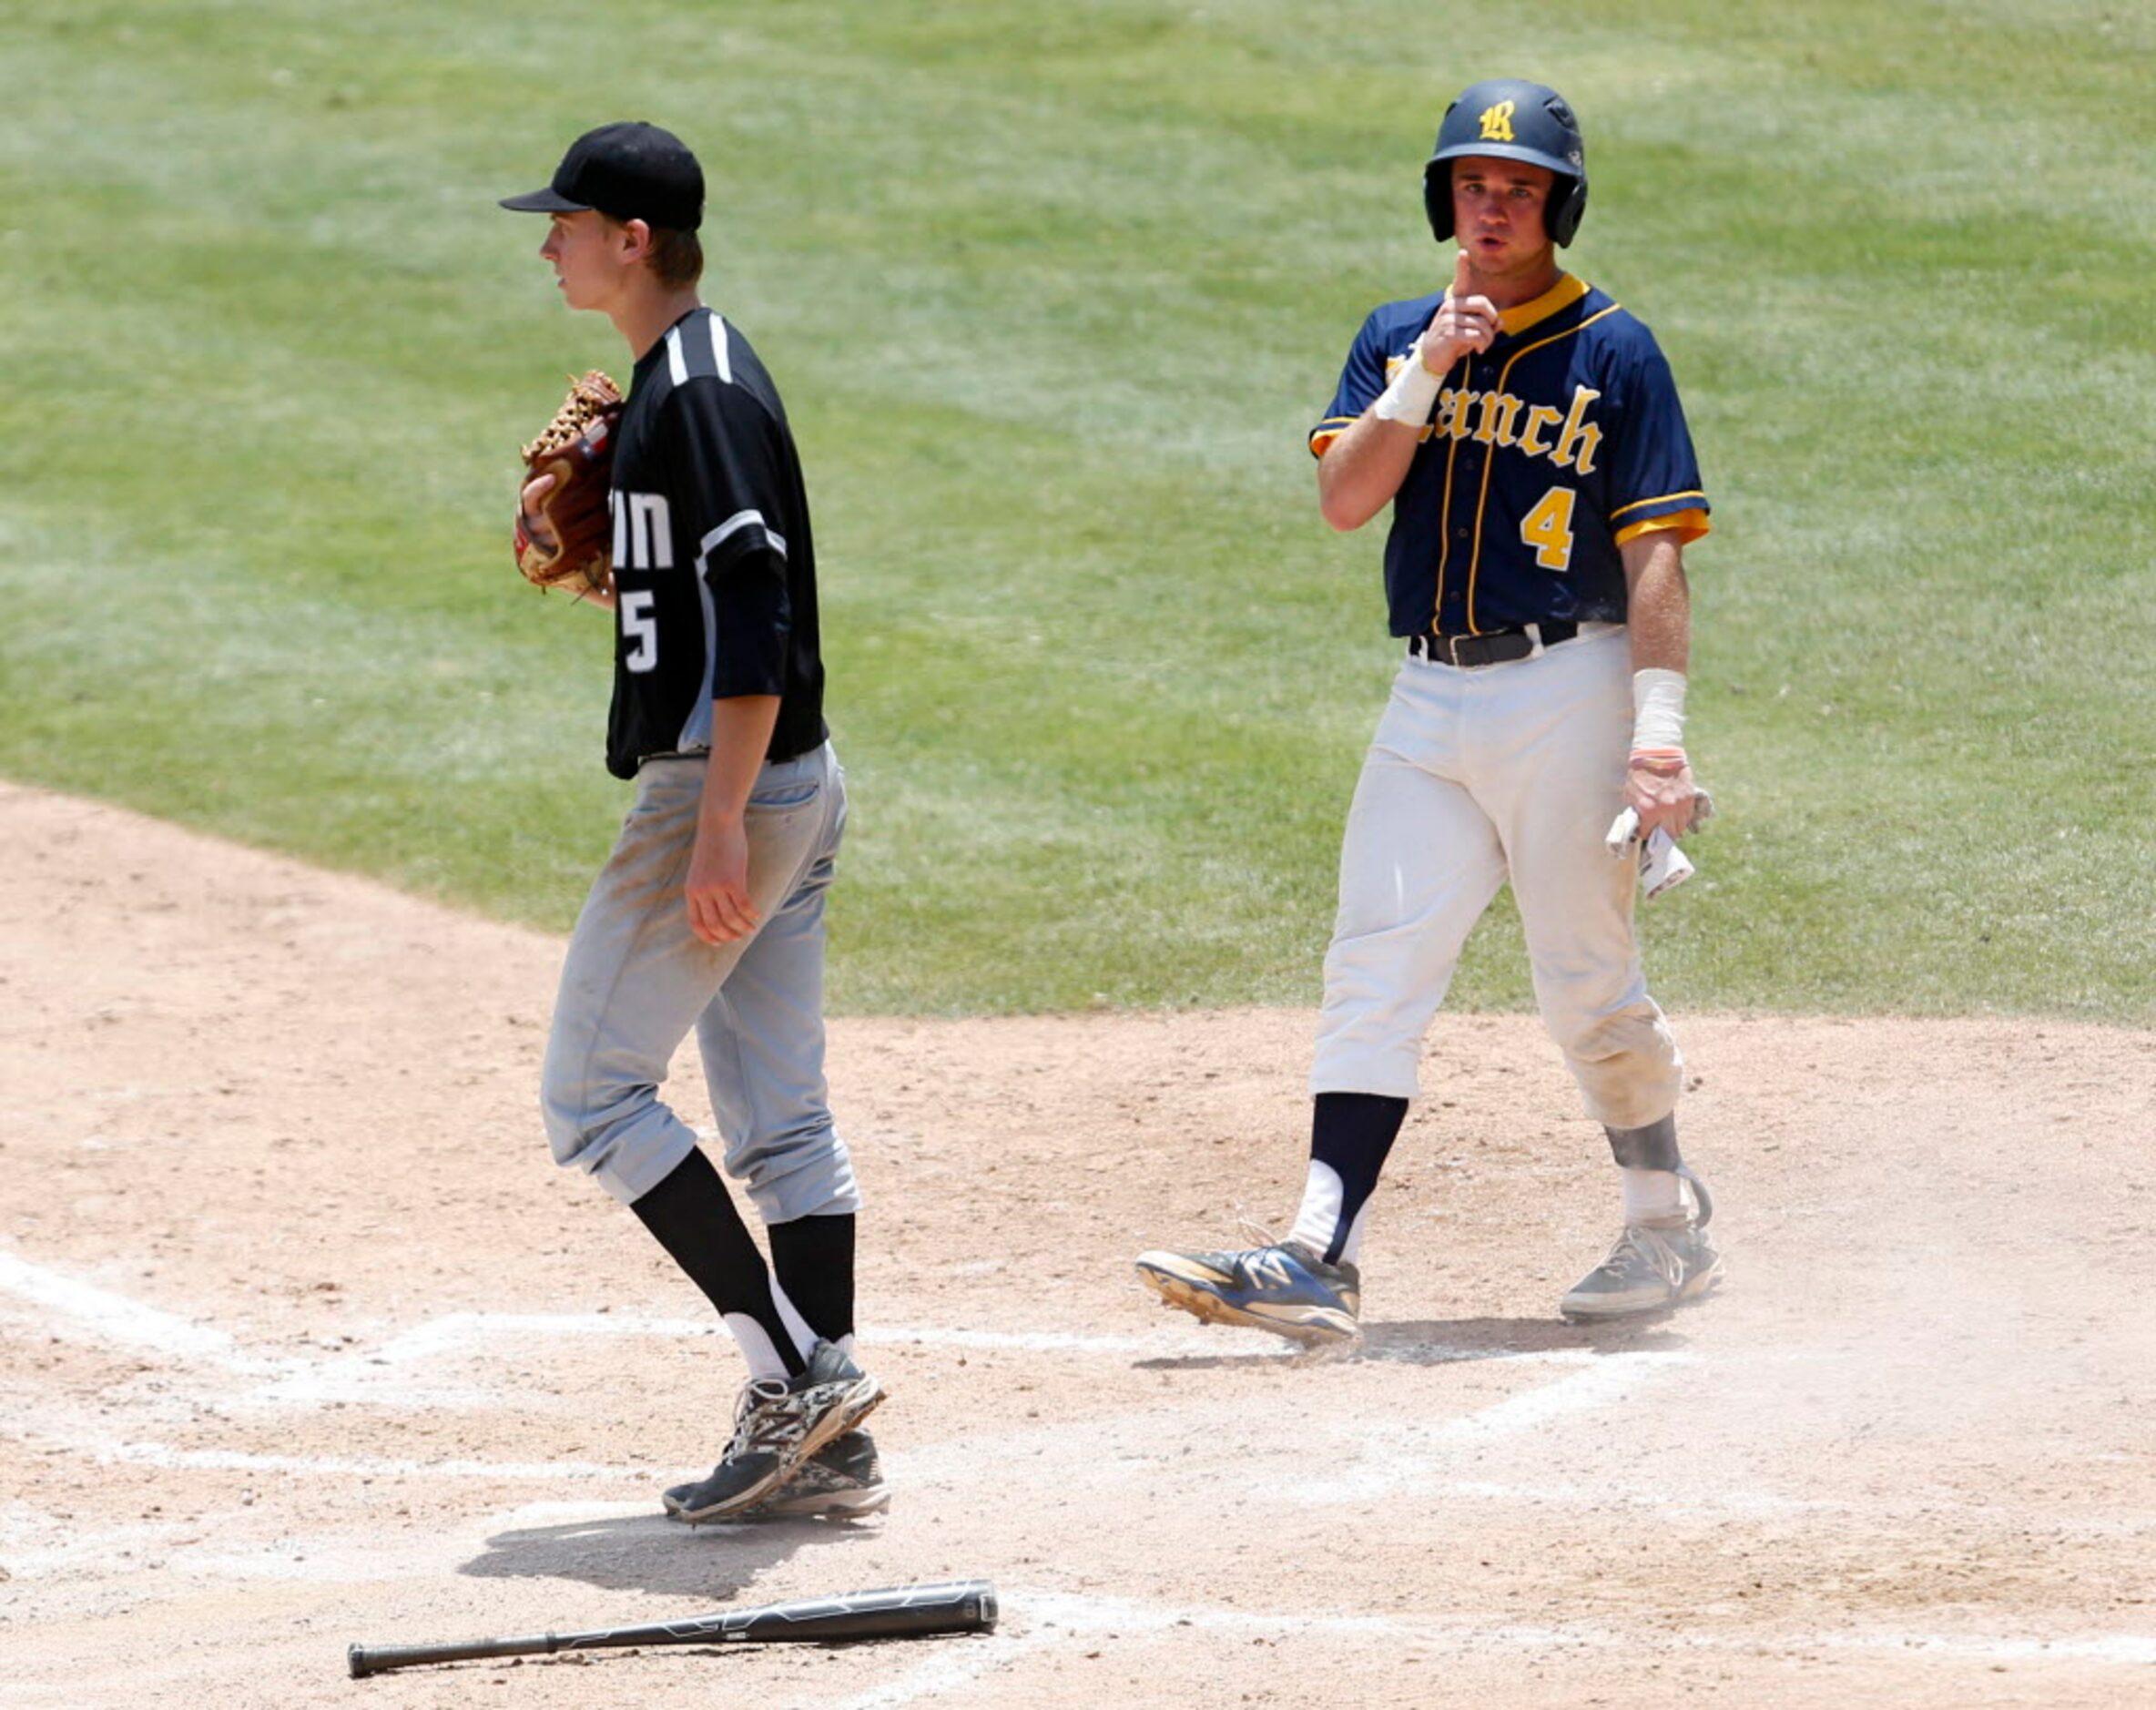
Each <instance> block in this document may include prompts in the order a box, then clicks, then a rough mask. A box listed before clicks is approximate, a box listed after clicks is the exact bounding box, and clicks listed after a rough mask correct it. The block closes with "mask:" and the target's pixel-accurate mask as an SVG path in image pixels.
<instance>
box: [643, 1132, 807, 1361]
mask: <svg viewBox="0 0 2156 1710" xmlns="http://www.w3.org/2000/svg"><path fill="white" fill-rule="evenodd" d="M629 1209H630V1210H631V1211H633V1212H635V1213H636V1216H638V1217H639V1218H640V1219H642V1221H643V1224H644V1227H646V1228H647V1229H649V1230H650V1231H651V1233H652V1235H653V1237H655V1238H656V1240H657V1241H658V1244H659V1245H660V1246H661V1247H665V1248H666V1251H667V1252H668V1253H669V1254H671V1255H672V1256H673V1259H674V1262H675V1263H676V1265H678V1266H680V1267H681V1268H682V1269H683V1270H684V1271H686V1273H687V1274H688V1278H689V1280H690V1281H691V1282H693V1283H695V1284H696V1285H697V1288H701V1289H702V1290H703V1291H704V1294H705V1296H706V1298H708V1299H709V1300H710V1302H711V1304H712V1305H713V1306H715V1307H717V1308H718V1310H719V1313H720V1315H721V1316H722V1317H731V1316H732V1315H734V1314H737V1313H738V1314H740V1315H741V1316H743V1317H745V1318H750V1319H753V1320H754V1321H755V1323H756V1325H757V1326H758V1328H760V1329H761V1330H762V1331H763V1333H764V1334H765V1335H766V1336H767V1337H768V1338H770V1342H771V1347H772V1349H773V1351H774V1352H776V1353H777V1354H778V1359H779V1361H780V1363H781V1364H783V1365H784V1366H785V1367H786V1369H787V1373H788V1376H789V1377H797V1378H798V1377H799V1376H800V1375H801V1373H802V1372H803V1371H804V1370H806V1369H807V1368H808V1363H809V1362H808V1361H807V1360H805V1359H802V1358H801V1350H800V1349H799V1348H798V1347H797V1346H796V1345H795V1342H794V1338H793V1333H792V1332H791V1331H790V1330H788V1328H786V1320H785V1319H784V1318H782V1317H781V1316H780V1315H779V1311H778V1302H777V1301H776V1300H774V1299H773V1298H772V1297H771V1273H770V1271H769V1270H768V1268H767V1267H766V1266H765V1264H764V1256H763V1255H762V1254H761V1253H759V1252H758V1251H757V1247H756V1242H755V1241H754V1240H753V1239H752V1238H751V1237H750V1236H749V1233H748V1226H747V1224H746V1223H744V1222H743V1221H742V1220H741V1213H740V1212H739V1211H738V1210H737V1209H736V1207H735V1205H734V1196H732V1195H731V1194H729V1193H727V1185H726V1184H725V1183H724V1182H723V1181H721V1180H720V1179H719V1176H718V1172H717V1170H716V1169H715V1168H713V1167H712V1164H711V1160H710V1159H709V1158H707V1157H706V1156H705V1155H704V1154H703V1151H702V1149H701V1148H700V1147H699V1148H695V1149H692V1150H691V1151H690V1153H689V1155H688V1156H686V1157H685V1158H684V1159H682V1160H681V1162H680V1163H679V1164H678V1165H676V1166H675V1167H674V1171H673V1173H672V1174H671V1175H670V1176H667V1177H666V1180H665V1181H663V1182H661V1183H660V1184H659V1185H658V1186H656V1187H655V1188H653V1189H652V1190H651V1191H650V1192H649V1193H647V1194H646V1195H645V1196H643V1197H642V1198H640V1199H637V1200H636V1201H634V1202H633V1203H632V1204H631V1205H630V1206H629ZM728 1328H732V1327H731V1326H729V1327H728ZM738 1334H739V1332H738V1331H737V1335H738ZM750 1364H751V1369H754V1365H755V1361H754V1360H753V1359H752V1360H751V1362H750Z"/></svg>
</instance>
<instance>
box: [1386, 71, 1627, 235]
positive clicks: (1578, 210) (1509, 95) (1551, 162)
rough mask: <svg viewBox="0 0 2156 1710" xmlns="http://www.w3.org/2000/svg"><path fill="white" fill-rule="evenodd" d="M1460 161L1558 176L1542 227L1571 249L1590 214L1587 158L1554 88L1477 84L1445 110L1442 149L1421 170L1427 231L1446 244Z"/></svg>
mask: <svg viewBox="0 0 2156 1710" xmlns="http://www.w3.org/2000/svg"><path fill="white" fill-rule="evenodd" d="M1461 155H1494V156H1495V157H1497V158H1499V159H1500V160H1524V161H1526V162H1527V163H1528V164H1529V165H1530V166H1537V167H1547V168H1549V169H1550V170H1551V172H1554V173H1555V174H1556V175H1557V182H1556V183H1555V184H1552V185H1551V187H1550V200H1549V202H1548V204H1547V205H1546V206H1545V207H1544V209H1543V211H1542V223H1543V224H1544V226H1546V227H1547V228H1548V229H1549V232H1550V235H1551V238H1553V239H1556V240H1557V241H1558V242H1559V243H1570V242H1571V240H1572V234H1573V233H1574V232H1576V231H1578V230H1579V229H1580V216H1581V214H1583V213H1585V212H1586V211H1587V154H1586V148H1585V145H1584V144H1582V142H1581V138H1580V121H1579V120H1578V119H1576V118H1574V117H1572V109H1571V107H1569V106H1567V105H1566V103H1565V98H1564V97H1562V96H1561V95H1560V94H1558V92H1557V91H1556V90H1555V89H1548V88H1544V87H1542V86H1541V84H1539V83H1522V82H1520V79H1518V78H1517V77H1493V78H1491V79H1490V81H1489V82H1487V83H1478V84H1474V85H1471V86H1470V87H1468V88H1467V89H1465V90H1463V91H1461V93H1460V97H1459V100H1457V101H1455V102H1453V104H1452V105H1451V106H1450V107H1447V108H1446V109H1445V117H1444V121H1443V122H1442V123H1441V124H1439V127H1438V141H1437V147H1436V148H1433V149H1432V150H1431V151H1430V157H1429V165H1428V166H1426V167H1424V168H1422V205H1423V207H1424V208H1425V209H1428V210H1429V229H1430V230H1431V231H1432V232H1434V233H1435V234H1436V236H1437V239H1438V241H1439V243H1443V242H1444V241H1445V240H1446V239H1448V238H1449V237H1451V235H1452V169H1451V168H1449V166H1447V165H1446V164H1445V163H1446V162H1447V161H1449V160H1453V159H1457V158H1459V156H1461Z"/></svg>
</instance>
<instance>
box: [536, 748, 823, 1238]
mask: <svg viewBox="0 0 2156 1710" xmlns="http://www.w3.org/2000/svg"><path fill="white" fill-rule="evenodd" d="M703 789H704V762H703V761H702V760H700V759H657V760H647V761H646V762H645V764H644V767H643V768H642V769H641V770H640V771H639V772H638V773H637V774H636V802H635V804H634V805H633V806H632V807H631V808H630V809H629V815H628V818H627V819H625V820H624V821H623V822H622V830H621V838H620V840H619V841H618V842H617V843H616V844H615V849H614V853H613V855H612V856H611V857H609V858H608V860H607V862H606V865H605V867H604V868H603V869H601V870H600V872H599V876H598V878H597V879H596V880H594V881H593V883H592V890H591V895H590V896H589V897H588V898H587V899H586V900H585V905H584V911H583V913H582V914H580V915H579V916H578V917H577V921H576V930H575V933H574V934H573V935H572V936H571V938H570V940H569V952H568V956H567V958H566V959H565V960H564V962H563V965H562V983H561V991H560V993H559V995H558V996H557V998H556V999H555V1003H554V1031H553V1033H552V1035H551V1036H550V1037H549V1039H548V1041H547V1047H546V1067H545V1070H544V1079H543V1084H542V1087H541V1094H540V1105H541V1109H542V1112H543V1114H544V1118H545V1122H546V1132H547V1135H548V1138H549V1139H550V1140H551V1141H552V1142H553V1145H554V1158H555V1161H556V1162H558V1163H560V1164H563V1165H568V1166H570V1167H573V1168H576V1169H581V1170H585V1171H588V1172H589V1173H590V1174H592V1175H594V1176H597V1177H598V1178H599V1181H600V1183H601V1184H602V1185H603V1186H605V1188H606V1190H607V1192H609V1193H610V1194H612V1195H613V1196H615V1198H616V1199H620V1200H624V1201H629V1200H635V1199H638V1198H641V1197H642V1196H644V1195H645V1194H646V1193H647V1192H649V1191H650V1190H651V1189H652V1188H653V1187H656V1186H657V1185H658V1184H659V1183H660V1182H661V1181H663V1180H664V1179H665V1178H666V1176H668V1175H670V1174H671V1173H672V1172H673V1170H674V1167H675V1166H676V1165H678V1164H679V1163H680V1162H681V1161H682V1159H683V1158H685V1157H686V1156H687V1155H688V1152H689V1148H690V1147H691V1146H693V1145H696V1143H697V1136H696V1133H695V1131H694V1130H693V1129H691V1128H690V1127H689V1125H687V1124H686V1123H685V1122H683V1121H682V1120H681V1118H680V1117H679V1116H677V1115H675V1114H674V1112H673V1110H672V1109H671V1108H669V1107H668V1106H667V1105H666V1104H665V1103H664V1102H663V1101H662V1100H661V1099H660V1098H659V1095H658V1089H659V1087H660V1085H661V1084H663V1083H664V1082H665V1080H666V1069H667V1065H668V1064H670V1063H671V1062H672V1060H673V1056H674V1053H675V1051H676V1048H677V1047H678V1046H679V1045H680V1043H681V1042H682V1040H683V1039H685V1038H686V1036H687V1034H688V1032H689V1030H690V1029H691V1028H692V1027H693V1028H695V1029H696V1033H697V1045H698V1046H699V1048H700V1049H701V1051H702V1053H703V1058H704V1075H705V1079H706V1082H707V1084H708V1086H709V1088H710V1093H711V1107H712V1111H713V1113H714V1114H715V1115H717V1118H718V1126H719V1133H720V1135H721V1136H722V1138H723V1139H724V1141H725V1143H726V1158H725V1164H726V1170H727V1174H728V1175H729V1176H733V1177H735V1178H736V1179H737V1180H739V1181H744V1182H746V1183H747V1187H748V1194H749V1197H750V1198H751V1199H753V1200H754V1201H755V1202H756V1205H757V1208H758V1211H760V1212H761V1213H762V1214H763V1218H764V1221H765V1222H766V1223H790V1222H792V1221H793V1220H794V1219H795V1218H797V1217H809V1216H825V1215H830V1214H837V1213H844V1212H850V1211H857V1210H859V1207H860V1196H859V1192H858V1191H857V1190H856V1188H855V1186H854V1179H853V1165H852V1162H851V1160H850V1159H849V1157H848V1155H847V1152H846V1146H845V1144H844V1142H842V1141H841V1140H840V1139H839V1135H838V1134H837V1133H836V1132H835V1131H834V1129H833V1127H832V1124H831V1113H830V1107H829V1101H828V1095H827V1092H826V1088H825V1083H824V1072H823V1057H824V1026H823V952H824V918H823V915H824V893H825V891H827V890H828V889H829V885H830V882H831V877H832V873H833V870H834V868H835V866H836V863H837V860H838V853H839V840H840V838H841V836H842V835H843V833H844V831H845V828H846V781H845V774H844V773H843V772H841V771H840V770H839V763H838V761H837V759H836V758H835V757H834V756H833V754H832V752H831V748H830V745H829V743H826V744H825V745H824V746H823V747H821V748H816V749H814V750H812V751H810V752H809V753H807V754H802V755H798V756H796V757H795V758H792V759H788V760H780V761H777V762H775V763H773V764H771V765H768V766H766V767H765V768H763V770H762V772H761V773H759V774H758V778H757V781H756V787H755V789H753V790H752V791H751V792H750V794H749V799H748V811H747V816H746V823H747V833H748V890H749V896H750V900H751V901H753V902H754V903H755V905H756V907H757V910H758V913H759V914H760V915H761V917H762V922H763V923H762V924H761V925H760V926H759V927H758V929H757V931H756V932H755V933H754V934H753V935H752V936H751V937H748V938H747V939H737V940H735V941H734V942H731V943H728V944H722V945H718V946H717V947H714V946H712V945H709V944H706V943H705V942H703V941H702V940H700V939H698V938H697V936H696V934H695V933H694V932H692V931H690V930H689V925H688V914H687V911H686V908H685V907H684V906H683V902H682V886H683V884H684V882H685V881H686V879H687V876H688V863H689V856H690V853H691V852H692V850H694V848H695V846H696V834H697V807H698V804H699V803H700V801H701V800H702V798H703Z"/></svg>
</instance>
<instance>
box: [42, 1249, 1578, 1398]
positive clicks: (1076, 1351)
mask: <svg viewBox="0 0 2156 1710" xmlns="http://www.w3.org/2000/svg"><path fill="white" fill-rule="evenodd" d="M0 1295H10V1296H13V1297H15V1298H16V1299H18V1300H21V1301H23V1302H25V1303H26V1304H28V1305H30V1306H32V1307H35V1308H38V1309H39V1311H40V1313H41V1314H42V1315H44V1316H42V1317H41V1318H40V1319H39V1323H40V1326H41V1328H49V1329H59V1328H66V1329H67V1330H70V1331H72V1333H73V1334H74V1336H75V1338H77V1339H85V1340H87V1341H90V1342H92V1343H94V1344H101V1345H104V1346H107V1347H110V1348H116V1349H126V1350H127V1351H130V1352H132V1353H135V1354H137V1355H147V1354H154V1355H159V1356H162V1357H163V1358H164V1359H167V1360H168V1361H173V1362H177V1363H180V1364H192V1365H207V1366H209V1367H212V1368H215V1369H219V1370H223V1371H229V1372H231V1373H234V1374H236V1375H239V1376H247V1377H267V1378H268V1379H269V1381H268V1382H266V1383H263V1384H261V1385H260V1386H259V1388H257V1389H253V1390H251V1391H249V1392H248V1393H246V1394H244V1395H242V1396H239V1397H238V1398H235V1400H236V1402H238V1403H240V1404H247V1405H257V1406H280V1405H284V1406H294V1405H296V1406H303V1407H312V1406H319V1405H320V1404H322V1403H324V1402H328V1401H345V1402H352V1403H359V1404H361V1405H374V1406H382V1407H407V1408H425V1409H434V1408H453V1409H461V1410H481V1409H483V1408H487V1407H490V1406H502V1407H507V1406H516V1407H521V1408H526V1409H528V1408H529V1407H531V1406H532V1405H533V1400H534V1398H533V1397H532V1396H531V1395H530V1394H529V1393H528V1392H520V1391H516V1390H514V1389H512V1388H510V1387H509V1386H498V1387H492V1388H474V1387H471V1386H469V1385H467V1386H463V1387H448V1388H444V1387H441V1386H433V1387H429V1388H423V1389H422V1388H414V1387H413V1385H412V1379H411V1378H410V1376H409V1375H408V1373H407V1370H406V1369H408V1368H410V1367H412V1366H416V1365H420V1364H422V1363H424V1362H425V1361H428V1360H430V1359H446V1358H454V1357H457V1356H461V1355H470V1354H472V1353H474V1352H475V1351H477V1350H479V1349H482V1348H483V1347H484V1346H486V1345H488V1344H492V1343H498V1342H500V1341H503V1340H510V1341H519V1342H525V1343H534V1342H535V1343H538V1344H541V1345H544V1344H546V1343H549V1342H554V1341H560V1340H563V1339H564V1338H573V1337H590V1336H602V1337H617V1336H618V1337H661V1338H687V1337H697V1336H711V1335H716V1334H717V1328H716V1327H715V1326H713V1325H712V1323H711V1322H710V1321H709V1320H708V1319H698V1318H643V1317H636V1316H632V1315H628V1314H612V1313H574V1314H573V1313H519V1312H471V1311H466V1312H450V1313H444V1314H442V1315H441V1316H440V1317H438V1318H432V1319H429V1320H427V1321H426V1322H424V1323H422V1324H419V1325H417V1326H414V1327H413V1328H411V1329H408V1330H403V1331H401V1332H399V1333H397V1334H396V1335H394V1336H392V1337H391V1338H389V1339H388V1340H386V1341H384V1342H382V1343H381V1344H379V1345H378V1346H375V1347H371V1348H356V1349H351V1350H349V1351H345V1352H340V1353H337V1354H333V1355H331V1356H328V1357H326V1358H320V1357H307V1356H291V1355H281V1356H277V1357H269V1356H263V1355H256V1354H251V1353H249V1352H248V1351H246V1350H244V1349H241V1348H240V1346H239V1343H238V1342H237V1341H236V1340H235V1339H234V1338H232V1337H231V1336H230V1335H229V1334H228V1333H226V1332H225V1331H223V1330H219V1329H217V1328H212V1327H209V1326H207V1325H203V1324H199V1323H197V1322H195V1321H193V1320H190V1319H188V1318H182V1317H180V1316H179V1315H178V1314H177V1313H173V1312H168V1311H166V1310H164V1309H163V1308H158V1307H152V1306H148V1305H146V1304H144V1303H143V1302H141V1301H138V1300H135V1299H132V1298H129V1297H127V1296H126V1295H123V1294H120V1293H117V1292H116V1291H114V1290H112V1289H109V1288H101V1287H99V1286H97V1285H96V1284H93V1283H87V1282H84V1281H82V1280H80V1279H78V1278H76V1277H68V1276H66V1275H65V1274H64V1273H63V1272H60V1271H57V1270H55V1269H53V1268H51V1267H46V1266H41V1265H36V1264H33V1263H32V1262H30V1261H29V1260H27V1259H25V1258H23V1257H20V1256H19V1255H16V1254H13V1253H7V1252H0ZM1243 1339H1244V1345H1245V1346H1246V1347H1248V1348H1250V1349H1253V1350H1254V1351H1257V1352H1258V1353H1259V1355H1260V1357H1261V1358H1272V1359H1280V1360H1282V1361H1286V1359H1290V1358H1292V1356H1291V1355H1289V1354H1286V1353H1285V1352H1278V1353H1276V1352H1275V1351H1274V1350H1273V1348H1272V1346H1271V1345H1270V1344H1269V1343H1268V1342H1267V1341H1266V1340H1264V1339H1261V1338H1255V1337H1254V1338H1243ZM863 1341H864V1344H865V1346H866V1347H868V1348H870V1349H873V1348H875V1347H877V1346H914V1347H923V1348H948V1349H959V1350H961V1351H968V1352H971V1351H981V1352H1016V1353H1029V1354H1068V1355H1076V1356H1100V1357H1110V1358H1151V1359H1175V1358H1195V1357H1201V1356H1205V1355H1211V1354H1216V1353H1218V1352H1219V1351H1221V1349H1222V1346H1223V1344H1222V1342H1221V1341H1220V1340H1219V1339H1217V1338H1216V1337H1209V1336H1208V1335H1207V1334H1206V1332H1205V1331H1202V1330H1196V1329H1188V1330H1181V1329H1178V1330H1155V1331H1152V1332H1149V1333H1147V1334H1144V1335H1137V1336H1132V1335H1083V1334H1079V1333H1076V1332H1073V1331H1063V1330H986V1329H959V1328H945V1327H941V1326H904V1325H900V1326H891V1327H884V1328H871V1329H870V1330H869V1331H867V1332H865V1333H864V1337H863ZM1369 1357H1370V1358H1375V1359H1399V1358H1414V1359H1425V1360H1430V1361H1435V1362H1439V1363H1444V1362H1450V1361H1463V1362H1464V1361H1479V1360H1506V1361H1529V1362H1545V1361H1551V1360H1554V1361H1558V1362H1560V1363H1561V1362H1564V1361H1567V1360H1584V1359H1589V1358H1591V1356H1590V1355H1589V1354H1588V1353H1586V1352H1585V1351H1584V1350H1581V1349H1547V1350H1517V1351H1516V1350H1512V1349H1488V1348H1466V1347H1450V1346H1447V1345H1445V1344H1441V1343H1430V1344H1427V1345H1422V1346H1419V1347H1417V1348H1415V1349H1409V1350H1399V1349H1384V1350H1377V1349H1373V1350H1371V1352H1370V1355H1369Z"/></svg>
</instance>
